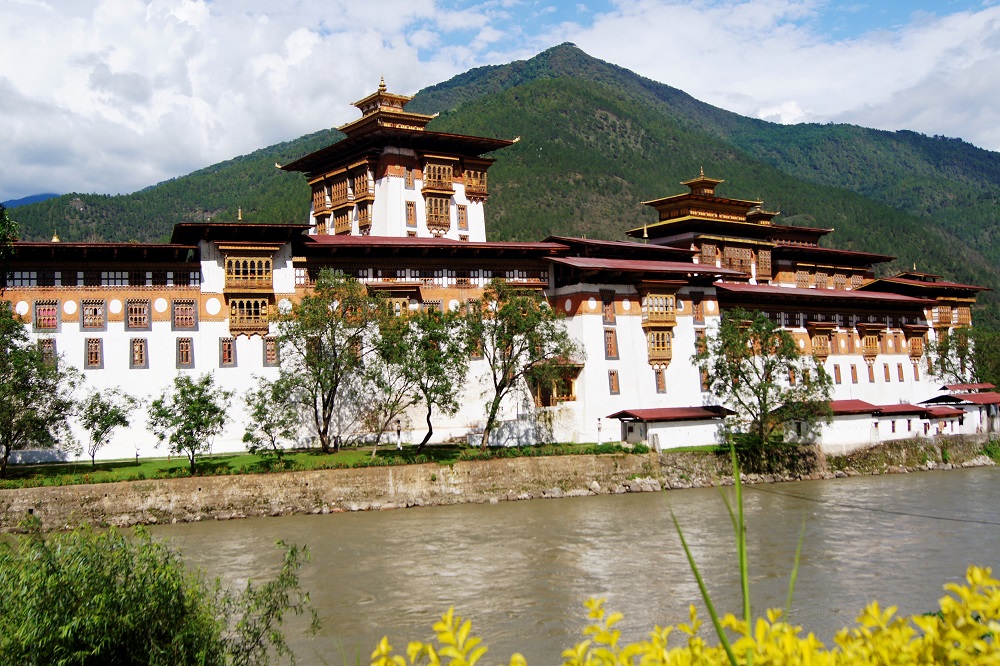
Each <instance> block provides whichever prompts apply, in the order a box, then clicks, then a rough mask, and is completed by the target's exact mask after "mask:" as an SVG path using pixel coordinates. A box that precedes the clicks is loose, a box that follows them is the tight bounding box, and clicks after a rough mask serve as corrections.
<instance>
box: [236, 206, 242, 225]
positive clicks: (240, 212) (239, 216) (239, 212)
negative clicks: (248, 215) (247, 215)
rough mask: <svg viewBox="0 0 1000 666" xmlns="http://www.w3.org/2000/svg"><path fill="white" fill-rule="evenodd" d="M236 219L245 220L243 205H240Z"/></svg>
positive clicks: (238, 220)
mask: <svg viewBox="0 0 1000 666" xmlns="http://www.w3.org/2000/svg"><path fill="white" fill-rule="evenodd" d="M236 221H237V222H242V221H243V206H240V207H239V208H237V209H236Z"/></svg>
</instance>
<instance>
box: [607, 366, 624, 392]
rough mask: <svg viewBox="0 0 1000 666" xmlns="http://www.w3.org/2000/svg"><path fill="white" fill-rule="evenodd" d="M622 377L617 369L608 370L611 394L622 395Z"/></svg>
mask: <svg viewBox="0 0 1000 666" xmlns="http://www.w3.org/2000/svg"><path fill="white" fill-rule="evenodd" d="M621 388H622V387H621V378H620V377H619V376H618V371H617V370H608V392H609V393H611V395H621Z"/></svg>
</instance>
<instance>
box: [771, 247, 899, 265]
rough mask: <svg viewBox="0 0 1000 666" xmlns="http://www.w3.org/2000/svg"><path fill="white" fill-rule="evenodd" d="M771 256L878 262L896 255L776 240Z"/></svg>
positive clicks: (862, 262)
mask: <svg viewBox="0 0 1000 666" xmlns="http://www.w3.org/2000/svg"><path fill="white" fill-rule="evenodd" d="M771 253H772V256H774V257H778V256H797V257H808V258H812V259H818V258H821V257H828V258H830V259H831V260H833V261H842V262H849V263H851V264H859V263H860V264H862V265H871V264H880V263H883V262H886V261H892V260H893V259H895V258H896V257H893V256H890V255H888V254H875V253H873V252H858V251H856V250H838V249H836V248H832V247H819V246H815V245H794V244H791V243H782V242H778V243H777V245H775V246H774V249H773V250H772V251H771Z"/></svg>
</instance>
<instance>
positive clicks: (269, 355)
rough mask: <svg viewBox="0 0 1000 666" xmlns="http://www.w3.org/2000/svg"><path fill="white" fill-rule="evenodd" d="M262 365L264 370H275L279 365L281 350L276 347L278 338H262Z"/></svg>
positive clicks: (271, 336) (269, 336)
mask: <svg viewBox="0 0 1000 666" xmlns="http://www.w3.org/2000/svg"><path fill="white" fill-rule="evenodd" d="M262 346H263V352H264V356H263V364H264V367H265V368H277V367H278V366H280V365H281V348H280V346H279V345H278V338H276V337H274V336H273V335H267V336H264V344H263V345H262Z"/></svg>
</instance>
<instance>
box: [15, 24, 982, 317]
mask: <svg viewBox="0 0 1000 666" xmlns="http://www.w3.org/2000/svg"><path fill="white" fill-rule="evenodd" d="M407 108H408V109H412V110H414V111H418V112H423V113H435V112H436V113H439V114H440V115H439V117H438V118H436V119H435V120H434V121H433V122H432V123H431V125H430V126H429V129H433V130H437V131H444V132H457V133H468V134H477V135H483V136H496V137H504V138H513V137H515V136H520V137H521V140H520V141H519V142H518V143H516V144H514V145H513V146H511V147H509V148H507V149H505V150H503V151H500V152H498V153H497V154H496V155H495V157H496V158H497V162H496V164H495V165H494V167H493V168H492V169H491V170H490V191H491V195H490V199H489V202H488V204H487V216H488V225H489V227H488V228H489V229H490V235H491V238H493V239H496V240H508V239H509V240H515V239H516V240H537V239H540V238H543V237H545V236H547V235H549V234H574V235H583V234H586V235H587V236H588V237H592V238H622V237H623V236H622V234H623V232H624V231H625V230H626V229H630V228H635V227H638V226H641V225H642V223H643V222H644V221H649V222H651V221H653V220H655V214H654V212H653V211H652V210H651V209H648V208H647V207H645V206H643V205H641V203H640V202H641V201H643V200H648V199H654V198H658V197H661V196H666V195H669V194H675V193H679V192H681V191H683V189H684V188H683V187H682V186H680V185H679V184H678V181H680V180H685V179H687V178H690V177H692V176H694V175H695V174H697V173H698V168H699V167H704V168H705V172H706V174H708V175H711V176H714V177H718V178H725V179H726V183H724V184H723V185H722V186H721V187H720V189H719V193H720V194H721V195H723V196H733V197H737V198H760V199H763V200H764V201H765V205H766V207H767V208H769V209H771V210H780V211H781V212H782V217H780V218H778V220H779V221H784V222H785V223H789V224H796V223H798V224H804V225H809V226H818V227H832V228H834V229H836V233H834V234H831V236H830V237H828V238H829V242H830V244H831V245H833V246H836V247H841V248H847V249H859V250H867V251H871V252H879V253H885V254H891V255H895V256H898V257H899V260H898V262H896V264H895V265H892V266H887V267H885V269H884V270H885V271H886V272H889V271H892V270H898V269H900V268H910V267H911V266H912V265H913V264H916V266H917V268H918V269H920V270H925V271H929V272H939V273H943V274H945V275H947V276H949V277H950V278H954V279H956V280H962V281H969V282H975V283H979V284H984V285H987V286H990V287H993V288H994V289H995V290H997V291H995V292H994V293H992V294H987V295H986V296H985V297H984V300H985V301H988V302H991V303H994V304H996V303H998V302H1000V269H998V268H997V267H998V266H1000V234H994V233H993V230H994V229H995V228H997V224H996V223H997V221H998V219H997V218H998V215H1000V213H998V211H1000V206H998V203H1000V154H998V153H994V152H990V151H986V150H981V149H979V148H976V147H974V146H972V145H970V144H968V143H965V142H962V141H960V140H957V139H945V138H940V137H926V136H923V135H920V134H916V133H913V132H907V131H900V132H883V131H877V130H870V129H865V128H861V127H855V126H849V125H815V124H806V125H793V126H786V125H777V124H773V123H768V122H765V121H761V120H755V119H750V118H745V117H742V116H740V115H738V114H735V113H731V112H728V111H724V110H722V109H718V108H716V107H713V106H711V105H708V104H705V103H703V102H700V101H698V100H696V99H694V98H693V97H691V96H690V95H688V94H686V93H684V92H682V91H680V90H677V89H675V88H671V87H670V86H667V85H664V84H662V83H657V82H655V81H652V80H650V79H646V78H643V77H640V76H638V75H636V74H634V73H633V72H630V71H628V70H626V69H623V68H621V67H617V66H615V65H611V64H608V63H605V62H603V61H601V60H597V59H595V58H592V57H590V56H588V55H587V54H585V53H583V52H582V51H580V50H579V49H578V48H576V47H575V46H573V45H571V44H563V45H561V46H557V47H555V48H552V49H549V50H548V51H545V52H543V53H541V54H539V55H538V56H536V57H534V58H532V59H530V60H527V61H518V62H514V63H510V64H507V65H501V66H492V67H481V68H477V69H474V70H471V71H469V72H466V73H465V74H461V75H459V76H456V77H454V78H453V79H451V80H449V81H447V82H444V83H441V84H438V85H435V86H432V87H429V88H426V89H424V90H422V91H420V92H419V93H418V94H417V96H416V97H415V98H414V100H413V102H411V103H410V105H409V106H408V107H407ZM340 136H341V135H340V134H339V133H338V132H336V131H334V130H325V131H321V132H317V133H315V134H311V135H308V136H305V137H302V138H300V139H297V140H295V141H290V142H287V143H283V144H279V145H276V146H271V147H269V148H265V149H262V150H259V151H256V152H254V153H251V154H250V155H245V156H242V157H238V158H235V159H233V160H229V161H227V162H223V163H221V164H217V165H214V166H211V167H208V168H206V169H202V170H200V171H197V172H195V173H192V174H190V175H188V176H184V177H182V178H177V179H174V180H171V181H167V182H164V183H160V184H158V185H156V186H153V187H150V188H147V189H145V190H142V191H141V192H137V193H134V194H130V195H125V196H97V195H64V196H62V197H58V198H56V199H50V200H48V201H45V202H41V203H37V204H32V205H29V206H23V207H20V208H18V209H16V213H17V214H16V216H15V217H16V219H17V220H18V221H19V222H20V223H21V225H22V228H23V230H24V235H25V237H27V238H35V239H44V238H48V237H50V236H51V234H52V232H53V231H58V233H59V235H60V237H61V238H62V239H63V240H131V239H134V240H150V239H162V238H165V237H167V236H168V235H169V233H170V229H171V227H172V226H173V224H174V223H176V222H178V221H185V220H200V219H213V220H230V221H231V220H235V219H236V215H237V208H238V207H240V206H242V209H243V215H244V219H245V220H248V221H262V222H302V221H304V220H305V218H306V211H308V207H309V192H308V187H307V186H306V184H305V182H304V179H303V178H302V177H301V175H298V174H287V173H285V172H282V171H279V170H277V169H275V168H274V163H275V162H280V163H286V162H289V161H291V160H292V159H294V158H296V157H299V156H301V155H303V154H306V153H308V152H311V151H313V150H315V149H317V148H319V147H322V146H324V145H327V144H329V143H332V142H334V141H336V140H337V139H338V138H339V137H340Z"/></svg>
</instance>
